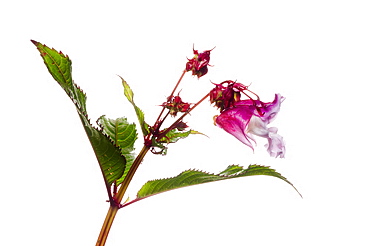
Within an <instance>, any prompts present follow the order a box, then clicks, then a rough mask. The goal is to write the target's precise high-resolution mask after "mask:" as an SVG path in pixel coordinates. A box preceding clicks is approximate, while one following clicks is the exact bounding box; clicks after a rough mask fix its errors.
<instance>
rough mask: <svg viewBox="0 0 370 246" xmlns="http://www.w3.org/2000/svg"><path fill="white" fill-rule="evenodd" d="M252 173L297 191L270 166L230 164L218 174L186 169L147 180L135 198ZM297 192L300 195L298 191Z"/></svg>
mask: <svg viewBox="0 0 370 246" xmlns="http://www.w3.org/2000/svg"><path fill="white" fill-rule="evenodd" d="M254 175H268V176H273V177H276V178H279V179H281V180H283V181H285V182H287V183H288V184H290V185H291V186H292V187H293V188H294V189H295V190H296V191H297V192H298V190H297V189H296V188H295V187H294V186H293V184H292V183H290V182H289V181H288V180H287V179H286V178H285V177H283V176H282V175H281V174H280V173H278V172H276V171H275V170H274V169H271V168H270V167H266V166H260V165H250V166H249V167H248V168H247V169H243V167H240V166H237V165H231V166H228V167H227V168H226V169H225V170H224V171H222V172H220V173H219V174H210V173H206V172H202V171H196V170H187V171H184V172H182V173H180V174H179V175H178V176H176V177H173V178H167V179H159V180H152V181H148V182H147V183H146V184H144V185H143V187H141V189H140V190H139V191H138V193H137V198H136V199H135V200H141V199H144V198H146V197H149V196H152V195H156V194H159V193H162V192H165V191H169V190H173V189H177V188H182V187H187V186H192V185H197V184H204V183H209V182H214V181H219V180H226V179H233V178H239V177H246V176H254ZM298 194H299V195H300V196H301V194H300V193H299V192H298ZM132 202H134V201H132ZM132 202H130V203H132Z"/></svg>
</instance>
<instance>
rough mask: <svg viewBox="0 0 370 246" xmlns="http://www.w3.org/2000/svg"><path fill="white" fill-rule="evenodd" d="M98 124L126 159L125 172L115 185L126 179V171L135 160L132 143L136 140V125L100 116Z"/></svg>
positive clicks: (123, 120) (123, 119)
mask: <svg viewBox="0 0 370 246" xmlns="http://www.w3.org/2000/svg"><path fill="white" fill-rule="evenodd" d="M98 124H99V125H100V126H101V127H102V129H103V133H105V134H106V135H108V136H109V137H110V138H111V140H112V141H113V142H114V143H115V144H116V145H118V146H119V147H120V149H121V153H122V155H124V156H125V158H126V167H125V172H124V174H123V175H122V177H120V178H119V179H118V180H117V185H119V184H120V183H122V181H123V179H124V178H125V177H126V174H127V172H128V170H130V167H131V165H132V163H133V162H134V159H135V154H134V152H133V151H134V143H135V141H136V139H137V132H136V125H135V124H130V123H128V122H127V119H126V118H118V119H115V120H113V119H109V118H106V117H105V116H101V117H100V118H99V119H98Z"/></svg>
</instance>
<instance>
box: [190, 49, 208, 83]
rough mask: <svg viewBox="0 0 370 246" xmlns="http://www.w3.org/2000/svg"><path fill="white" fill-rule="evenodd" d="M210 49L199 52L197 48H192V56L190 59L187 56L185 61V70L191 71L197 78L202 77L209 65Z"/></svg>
mask: <svg viewBox="0 0 370 246" xmlns="http://www.w3.org/2000/svg"><path fill="white" fill-rule="evenodd" d="M211 51H212V50H206V51H203V52H201V53H199V52H198V51H197V50H194V48H193V52H194V57H193V58H192V59H189V58H188V62H187V63H186V68H185V70H186V71H187V72H188V71H191V72H192V75H196V76H197V77H198V78H200V77H202V76H203V75H205V74H207V72H208V67H207V66H209V64H208V63H209V60H210V55H211Z"/></svg>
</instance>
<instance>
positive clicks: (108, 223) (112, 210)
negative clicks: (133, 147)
mask: <svg viewBox="0 0 370 246" xmlns="http://www.w3.org/2000/svg"><path fill="white" fill-rule="evenodd" d="M149 148H150V147H148V146H145V145H144V146H143V148H142V149H141V151H140V153H139V154H138V156H137V157H136V159H135V161H134V163H132V166H131V168H130V170H129V171H128V173H127V175H126V177H125V179H124V180H123V182H122V184H121V185H120V187H119V190H118V192H117V194H116V195H115V196H114V200H115V202H114V203H110V207H109V210H108V213H107V215H106V217H105V220H104V223H103V226H102V228H101V230H100V234H99V237H98V240H97V242H96V246H104V245H105V242H106V241H107V237H108V234H109V231H110V228H111V227H112V224H113V221H114V218H115V217H116V214H117V211H118V209H119V208H120V203H121V201H122V198H123V196H124V195H125V193H126V190H127V187H128V185H129V184H130V182H131V180H132V178H133V176H134V174H135V172H136V170H137V168H138V167H139V165H140V163H141V162H142V161H143V159H144V156H145V155H146V153H147V152H148V150H149Z"/></svg>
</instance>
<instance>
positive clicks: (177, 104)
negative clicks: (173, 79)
mask: <svg viewBox="0 0 370 246" xmlns="http://www.w3.org/2000/svg"><path fill="white" fill-rule="evenodd" d="M161 106H163V107H165V108H167V109H169V110H170V115H172V116H176V115H177V113H178V112H181V113H184V112H186V111H188V110H189V108H190V104H189V103H185V102H183V101H182V100H181V98H180V96H174V97H172V98H168V100H167V102H166V103H163V104H162V105H161Z"/></svg>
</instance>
